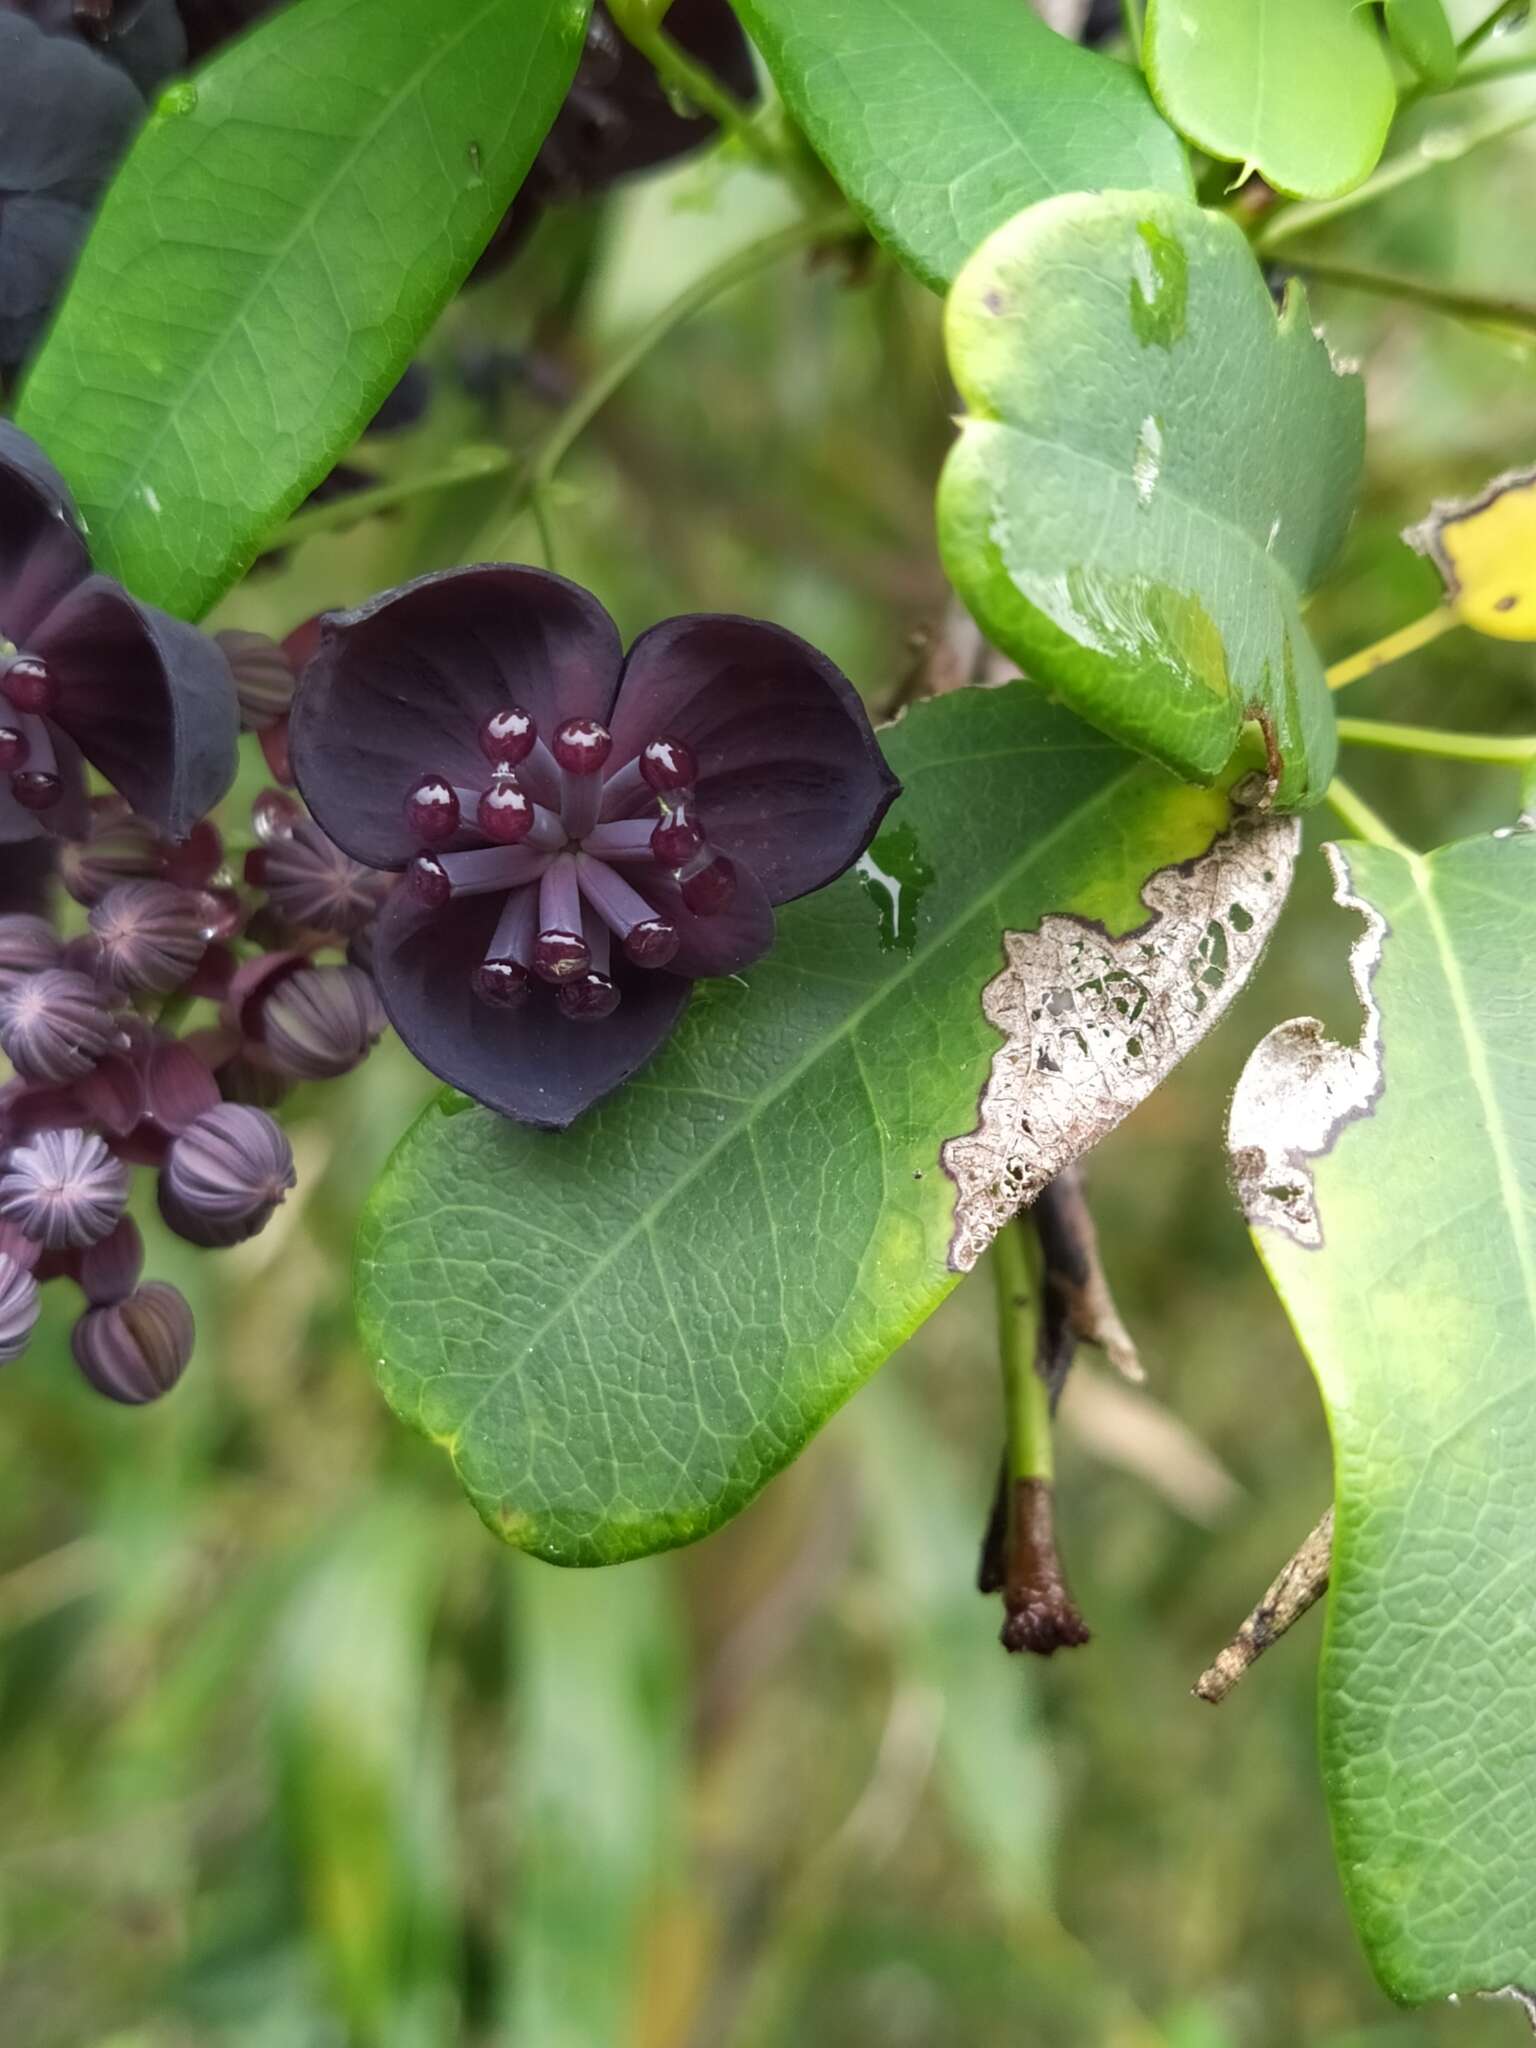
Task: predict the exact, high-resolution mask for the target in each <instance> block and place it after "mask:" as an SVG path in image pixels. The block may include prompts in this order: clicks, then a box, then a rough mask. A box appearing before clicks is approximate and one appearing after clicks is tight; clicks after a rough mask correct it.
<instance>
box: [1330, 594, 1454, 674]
mask: <svg viewBox="0 0 1536 2048" xmlns="http://www.w3.org/2000/svg"><path fill="white" fill-rule="evenodd" d="M1461 623H1462V622H1461V618H1460V616H1459V615H1458V614H1457V613H1456V612H1454V611H1453V610H1452V609H1451V607H1450V606H1449V605H1448V604H1437V605H1436V606H1435V608H1434V610H1433V611H1432V612H1426V613H1425V614H1424V616H1423V618H1421V619H1415V620H1413V621H1412V623H1411V624H1410V625H1407V626H1399V627H1398V629H1397V631H1396V632H1395V633H1388V634H1387V636H1386V638H1385V639H1383V640H1373V641H1372V643H1371V645H1370V646H1369V647H1362V648H1361V649H1360V651H1359V653H1358V654H1351V655H1348V656H1346V657H1345V659H1344V660H1343V661H1336V662H1335V663H1334V664H1333V666H1332V667H1331V668H1329V669H1327V670H1325V671H1324V673H1325V675H1326V677H1327V681H1328V687H1329V689H1330V690H1342V689H1345V688H1346V687H1347V686H1348V685H1349V684H1350V683H1358V682H1359V681H1360V680H1361V678H1362V677H1363V676H1373V675H1375V673H1376V671H1377V670H1378V669H1382V668H1388V667H1390V665H1391V664H1392V663H1393V662H1394V661H1401V660H1402V659H1403V657H1404V656H1405V655H1408V654H1416V653H1417V652H1418V650H1419V649H1420V648H1421V647H1428V646H1429V645H1430V643H1431V642H1432V641H1435V640H1438V639H1439V638H1440V636H1441V635H1442V634H1443V633H1449V632H1450V631H1451V630H1452V628H1453V627H1456V626H1459V625H1460V624H1461Z"/></svg>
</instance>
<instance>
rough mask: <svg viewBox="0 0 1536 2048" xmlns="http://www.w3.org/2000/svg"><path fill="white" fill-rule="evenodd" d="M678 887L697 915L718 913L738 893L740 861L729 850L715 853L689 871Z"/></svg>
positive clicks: (689, 907)
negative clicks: (737, 877) (737, 878)
mask: <svg viewBox="0 0 1536 2048" xmlns="http://www.w3.org/2000/svg"><path fill="white" fill-rule="evenodd" d="M678 887H679V889H680V890H681V892H682V898H683V902H684V903H685V904H686V905H687V907H688V909H689V910H691V911H692V912H693V913H694V915H695V917H715V916H717V915H718V914H719V912H720V911H722V910H724V909H725V908H726V907H727V906H728V905H729V903H730V901H731V899H732V897H734V895H735V894H736V863H735V862H734V861H733V860H731V859H730V858H729V857H728V856H727V855H726V854H723V853H715V854H711V855H709V856H708V858H707V859H705V860H704V861H703V862H701V864H700V865H699V866H698V867H696V868H693V869H691V870H688V871H685V872H684V873H683V874H682V875H681V876H680V877H679V880H678Z"/></svg>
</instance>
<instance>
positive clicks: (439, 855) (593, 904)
mask: <svg viewBox="0 0 1536 2048" xmlns="http://www.w3.org/2000/svg"><path fill="white" fill-rule="evenodd" d="M479 739H480V751H481V753H482V754H483V755H484V756H485V759H486V763H487V774H486V777H485V779H484V781H483V782H481V783H480V784H479V786H478V787H471V786H467V785H463V784H459V783H455V782H453V781H451V780H450V779H449V778H448V777H447V776H445V775H440V774H436V773H430V772H429V773H426V774H423V775H421V776H420V777H418V779H417V780H416V781H415V782H414V783H412V785H411V787H410V788H409V789H408V790H407V791H406V792H405V796H404V808H405V824H406V830H407V831H408V832H409V834H410V836H411V838H412V839H413V840H414V841H415V843H416V844H417V846H418V847H419V848H420V849H421V851H420V853H419V854H418V855H417V857H416V859H415V860H414V861H413V862H412V863H411V867H410V869H409V883H410V887H411V889H412V891H413V893H414V894H415V896H416V898H417V900H418V901H419V902H421V903H422V904H423V905H425V906H426V907H428V908H430V909H435V910H436V909H441V908H442V907H443V906H444V905H445V904H446V903H448V902H450V901H451V900H452V899H453V898H454V897H455V896H472V895H492V894H494V895H500V896H504V897H505V898H506V904H505V907H504V909H503V911H502V913H501V916H500V918H499V920H498V922H497V925H496V929H495V931H494V933H493V934H492V938H491V942H490V946H489V947H488V949H487V952H486V956H485V959H484V960H483V961H482V962H481V964H480V965H479V966H478V967H477V968H476V969H475V970H474V975H473V987H474V990H475V993H476V995H478V996H479V997H480V999H481V1001H482V1002H485V1003H488V1004H491V1005H493V1006H494V1007H496V1008H501V1009H508V1008H514V1007H516V1006H517V1005H519V1004H521V1003H524V1002H526V1001H527V1000H528V999H529V998H530V996H531V995H532V994H533V993H534V991H535V989H536V988H537V987H538V986H539V985H540V984H543V985H545V986H547V987H549V988H550V989H552V990H553V991H554V996H555V1000H556V1002H557V1003H558V1005H559V1008H560V1010H561V1012H562V1014H563V1015H565V1016H566V1017H569V1018H570V1019H571V1020H572V1021H573V1022H576V1023H595V1022H598V1021H600V1020H601V1019H602V1018H604V1017H608V1016H611V1015H612V1014H613V1012H614V1010H615V1009H617V1007H618V1004H619V989H618V987H617V985H616V983H615V982H614V979H613V976H612V973H611V971H610V970H611V967H612V948H613V944H614V942H615V941H617V943H618V944H619V945H620V946H621V947H622V948H623V952H624V956H625V958H626V959H627V960H628V961H630V962H631V963H632V964H633V965H634V966H636V967H645V968H661V967H665V966H666V965H667V964H668V963H669V961H671V960H672V959H673V958H674V957H675V956H676V953H677V949H678V946H679V945H680V943H681V934H680V933H679V931H678V929H677V926H676V925H675V924H674V923H673V922H672V921H671V919H670V918H669V917H667V916H666V915H665V914H664V912H665V906H666V903H667V901H668V899H669V898H671V897H672V896H673V895H674V893H675V895H676V896H678V897H680V898H681V900H682V902H683V904H684V906H685V908H687V909H688V910H689V911H691V912H692V913H693V914H694V915H695V916H698V917H714V916H718V915H719V914H720V913H721V912H722V911H724V910H725V909H727V908H728V907H729V905H730V903H731V900H732V898H733V897H734V896H735V893H736V869H735V865H734V863H733V862H732V861H731V860H730V858H729V857H728V856H727V855H726V854H723V853H720V852H718V851H717V850H716V849H715V848H714V847H712V846H711V845H710V843H709V837H708V834H707V832H706V830H705V827H704V824H703V821H702V819H701V818H700V816H699V811H698V803H697V798H696V795H695V788H696V785H697V782H698V774H699V764H698V760H697V758H696V756H695V755H694V752H693V750H692V748H691V747H689V746H688V745H687V744H686V743H685V742H684V741H682V740H679V739H674V738H672V737H670V736H668V735H662V736H661V737H659V738H657V739H653V740H651V741H650V742H649V744H648V745H647V746H645V747H643V748H642V749H641V751H640V752H639V753H638V754H637V755H635V756H633V757H632V758H630V759H628V760H625V761H621V762H618V763H614V761H613V759H612V756H613V735H612V734H611V733H610V732H609V730H608V728H607V727H606V726H605V725H600V724H599V723H598V721H597V720H596V719H591V718H568V719H567V720H566V721H565V722H564V724H562V725H560V726H557V727H556V728H555V730H554V731H553V732H552V733H551V734H550V735H549V736H548V739H547V740H546V739H545V737H544V736H543V735H542V734H541V733H540V732H539V729H538V726H537V724H536V723H535V721H534V719H533V717H532V716H531V714H530V713H529V712H527V711H525V710H524V709H523V708H522V707H521V706H520V705H515V704H512V705H507V706H506V707H504V708H503V709H501V710H499V711H493V712H492V713H491V715H490V717H489V718H487V719H486V720H485V722H484V724H483V725H482V726H481V728H480V734H479ZM658 884H665V887H664V888H658V886H657V885H658Z"/></svg>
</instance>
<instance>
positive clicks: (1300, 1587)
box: [1194, 1508, 1333, 1707]
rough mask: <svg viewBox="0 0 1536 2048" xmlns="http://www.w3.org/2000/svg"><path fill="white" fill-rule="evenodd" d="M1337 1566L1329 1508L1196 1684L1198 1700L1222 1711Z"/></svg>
mask: <svg viewBox="0 0 1536 2048" xmlns="http://www.w3.org/2000/svg"><path fill="white" fill-rule="evenodd" d="M1332 1562H1333V1509H1332V1508H1329V1510H1328V1512H1327V1513H1326V1514H1325V1515H1324V1516H1323V1518H1322V1520H1321V1521H1320V1522H1319V1523H1318V1525H1317V1527H1316V1528H1315V1529H1314V1530H1313V1531H1312V1534H1311V1535H1310V1536H1309V1537H1308V1538H1307V1540H1306V1542H1305V1543H1303V1544H1302V1546H1301V1548H1300V1550H1298V1551H1297V1553H1296V1555H1295V1556H1294V1557H1293V1558H1291V1559H1290V1560H1289V1561H1288V1562H1287V1563H1286V1564H1285V1565H1284V1566H1283V1567H1282V1569H1281V1571H1280V1573H1279V1575H1278V1576H1277V1578H1276V1579H1275V1582H1274V1584H1273V1585H1272V1586H1271V1587H1270V1589H1269V1591H1268V1592H1267V1593H1266V1594H1265V1595H1264V1598H1263V1599H1262V1600H1261V1601H1260V1602H1259V1604H1258V1606H1257V1607H1255V1609H1254V1610H1253V1612H1252V1614H1250V1615H1249V1617H1248V1619H1247V1620H1246V1621H1245V1622H1244V1623H1243V1625H1242V1627H1241V1628H1240V1629H1239V1630H1238V1632H1237V1634H1236V1635H1235V1636H1234V1637H1233V1638H1232V1640H1231V1642H1230V1643H1228V1645H1227V1647H1226V1648H1225V1649H1224V1650H1223V1651H1222V1653H1221V1655H1220V1656H1219V1657H1218V1658H1217V1659H1216V1660H1215V1662H1214V1663H1213V1664H1212V1665H1211V1667H1210V1669H1209V1670H1208V1671H1203V1672H1202V1673H1201V1674H1200V1676H1199V1678H1198V1679H1197V1680H1196V1681H1195V1686H1194V1693H1195V1697H1196V1699H1200V1700H1207V1701H1209V1703H1210V1704H1211V1705H1212V1706H1213V1707H1219V1706H1220V1705H1221V1702H1222V1701H1223V1700H1224V1699H1225V1698H1226V1696H1227V1694H1228V1693H1229V1692H1230V1691H1231V1690H1232V1688H1233V1686H1234V1685H1236V1684H1237V1682H1238V1680H1239V1679H1240V1678H1241V1677H1242V1676H1243V1674H1244V1672H1245V1671H1247V1670H1248V1668H1249V1666H1250V1665H1251V1664H1253V1663H1254V1662H1256V1661H1257V1659H1258V1658H1260V1657H1262V1656H1263V1654H1264V1652H1265V1651H1266V1650H1267V1649H1268V1648H1269V1647H1270V1645H1271V1644H1272V1643H1277V1642H1279V1640H1280V1638H1281V1637H1282V1636H1283V1635H1284V1634H1285V1632H1286V1630H1287V1629H1289V1628H1291V1627H1293V1626H1294V1625H1295V1624H1296V1623H1297V1622H1298V1621H1300V1619H1301V1617H1302V1616H1303V1615H1304V1614H1305V1613H1306V1611H1307V1609H1308V1608H1309V1607H1312V1606H1315V1605H1316V1603H1317V1602H1318V1600H1320V1599H1321V1598H1322V1596H1323V1594H1324V1593H1326V1592H1327V1590H1328V1573H1329V1569H1330V1567H1331V1565H1332Z"/></svg>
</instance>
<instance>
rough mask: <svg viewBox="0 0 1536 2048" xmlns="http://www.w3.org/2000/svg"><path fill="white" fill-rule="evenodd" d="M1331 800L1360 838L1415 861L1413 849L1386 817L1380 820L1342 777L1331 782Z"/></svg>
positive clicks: (1336, 777) (1342, 817) (1339, 813)
mask: <svg viewBox="0 0 1536 2048" xmlns="http://www.w3.org/2000/svg"><path fill="white" fill-rule="evenodd" d="M1327 797H1328V802H1329V803H1330V804H1331V805H1332V806H1333V809H1334V811H1335V813H1336V814H1337V815H1338V817H1339V818H1340V819H1342V821H1343V823H1344V824H1345V825H1346V826H1347V827H1348V829H1349V830H1350V831H1351V832H1353V833H1354V835H1355V837H1356V838H1357V839H1364V840H1365V841H1366V842H1367V843H1368V844H1369V845H1371V846H1384V847H1386V848H1387V849H1388V851H1389V852H1392V853H1400V854H1402V856H1403V857H1404V859H1407V860H1411V859H1412V858H1413V852H1412V848H1411V847H1408V846H1406V845H1405V844H1404V843H1403V841H1402V840H1401V839H1399V838H1398V836H1397V834H1396V833H1395V832H1394V831H1393V830H1392V828H1391V826H1390V825H1389V824H1388V823H1387V821H1386V820H1385V818H1381V817H1378V816H1377V814H1376V812H1375V811H1373V810H1372V809H1371V807H1370V805H1369V804H1368V803H1367V802H1366V801H1365V799H1364V798H1363V797H1362V796H1359V795H1357V794H1356V792H1355V791H1354V790H1353V789H1351V788H1350V786H1349V784H1348V783H1347V782H1345V781H1344V780H1343V778H1342V777H1341V776H1338V775H1335V776H1334V778H1333V780H1332V782H1330V783H1329V785H1328V790H1327Z"/></svg>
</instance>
